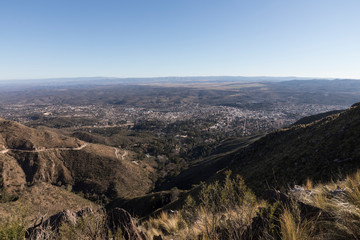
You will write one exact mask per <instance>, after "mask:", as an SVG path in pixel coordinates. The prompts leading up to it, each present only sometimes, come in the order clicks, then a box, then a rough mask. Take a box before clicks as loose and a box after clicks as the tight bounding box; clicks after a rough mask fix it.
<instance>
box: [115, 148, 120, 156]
mask: <svg viewBox="0 0 360 240" xmlns="http://www.w3.org/2000/svg"><path fill="white" fill-rule="evenodd" d="M114 149H115V157H116V159H119V149H117V148H114Z"/></svg>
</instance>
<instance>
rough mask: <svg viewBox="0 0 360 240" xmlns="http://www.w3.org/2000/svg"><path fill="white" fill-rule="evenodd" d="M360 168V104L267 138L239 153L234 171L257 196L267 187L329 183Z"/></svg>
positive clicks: (274, 133) (280, 131) (234, 162)
mask: <svg viewBox="0 0 360 240" xmlns="http://www.w3.org/2000/svg"><path fill="white" fill-rule="evenodd" d="M359 167H360V104H355V105H353V106H352V107H351V108H349V109H348V110H346V111H344V112H341V113H337V114H334V115H331V116H328V117H326V118H323V119H321V120H318V121H315V122H313V123H310V124H307V125H296V126H293V127H290V128H288V129H281V130H278V131H275V132H273V133H271V134H268V135H266V136H265V137H263V138H261V139H260V140H258V141H256V142H255V143H253V144H251V145H249V146H248V147H247V148H245V149H244V150H241V151H239V152H238V153H237V156H236V158H235V159H234V161H233V164H232V166H230V168H231V169H233V170H234V172H235V173H240V174H241V175H242V176H243V177H244V178H245V180H246V182H247V184H248V186H250V187H252V188H253V189H254V190H255V191H256V192H257V193H261V192H262V190H264V189H266V188H267V187H274V186H287V185H288V184H291V183H296V184H300V183H303V182H304V181H305V180H306V178H311V179H313V180H315V181H328V180H330V179H331V178H334V176H335V177H336V176H339V177H340V175H342V174H348V173H352V172H354V171H356V169H357V168H359Z"/></svg>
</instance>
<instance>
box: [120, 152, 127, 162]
mask: <svg viewBox="0 0 360 240" xmlns="http://www.w3.org/2000/svg"><path fill="white" fill-rule="evenodd" d="M124 151H125V152H124V154H123V155H121V159H122V160H124V158H125V157H126V156H127V155H128V151H126V150H124Z"/></svg>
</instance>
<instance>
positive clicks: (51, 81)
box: [0, 76, 353, 89]
mask: <svg viewBox="0 0 360 240" xmlns="http://www.w3.org/2000/svg"><path fill="white" fill-rule="evenodd" d="M293 80H300V81H302V80H353V79H335V78H311V77H266V76H259V77H243V76H200V77H199V76H194V77H150V78H136V77H134V78H116V77H76V78H46V79H13V80H0V86H1V87H7V88H9V89H10V88H14V87H17V88H19V87H22V88H23V87H34V86H43V87H44V86H48V87H50V86H53V87H54V86H71V85H87V84H89V85H109V84H110V85H111V84H154V83H157V84H161V83H164V84H165V83H171V84H175V83H176V84H179V83H181V84H189V83H198V82H201V83H216V82H218V83H224V82H283V81H293Z"/></svg>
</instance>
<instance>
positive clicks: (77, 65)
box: [0, 0, 360, 80]
mask: <svg viewBox="0 0 360 240" xmlns="http://www.w3.org/2000/svg"><path fill="white" fill-rule="evenodd" d="M359 10H360V1H359V0H342V1H341V0H301V1H300V0H97V1H93V0H27V1H25V0H2V1H0V79H2V80H4V79H34V78H53V77H94V76H104V77H161V76H298V77H327V78H357V79H360V67H359V63H360V25H359V24H360V14H359Z"/></svg>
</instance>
